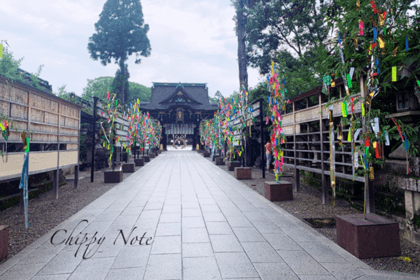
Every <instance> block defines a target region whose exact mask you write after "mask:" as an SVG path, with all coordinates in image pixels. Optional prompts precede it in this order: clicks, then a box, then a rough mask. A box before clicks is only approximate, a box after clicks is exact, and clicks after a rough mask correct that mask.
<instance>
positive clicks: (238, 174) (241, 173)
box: [235, 167, 252, 180]
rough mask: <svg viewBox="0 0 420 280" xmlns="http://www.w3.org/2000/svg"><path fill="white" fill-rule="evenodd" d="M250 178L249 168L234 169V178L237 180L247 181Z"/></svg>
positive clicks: (250, 171)
mask: <svg viewBox="0 0 420 280" xmlns="http://www.w3.org/2000/svg"><path fill="white" fill-rule="evenodd" d="M251 177H252V170H251V167H235V178H236V179H237V180H249V179H251Z"/></svg>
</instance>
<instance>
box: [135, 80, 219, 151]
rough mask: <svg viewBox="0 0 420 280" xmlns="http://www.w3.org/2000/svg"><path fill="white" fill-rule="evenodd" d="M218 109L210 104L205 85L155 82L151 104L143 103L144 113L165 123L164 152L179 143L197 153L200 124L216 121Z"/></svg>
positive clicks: (163, 124)
mask: <svg viewBox="0 0 420 280" xmlns="http://www.w3.org/2000/svg"><path fill="white" fill-rule="evenodd" d="M218 108H219V107H218V104H213V103H210V101H209V92H208V88H207V84H205V83H201V84H192V83H153V86H152V96H151V99H150V102H149V103H146V102H144V103H141V104H140V109H141V110H142V111H145V112H147V111H148V112H149V114H150V115H151V116H152V117H153V118H154V119H156V120H159V121H160V123H161V124H162V127H163V129H162V141H161V144H162V146H163V149H164V150H166V147H167V145H172V144H173V143H179V142H182V144H183V145H184V146H185V145H192V148H193V150H195V149H196V144H200V139H199V137H200V136H199V125H200V122H201V121H202V120H204V119H211V118H213V116H214V112H216V111H217V109H218Z"/></svg>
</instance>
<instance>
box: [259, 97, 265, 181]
mask: <svg viewBox="0 0 420 280" xmlns="http://www.w3.org/2000/svg"><path fill="white" fill-rule="evenodd" d="M259 105H260V128H261V135H260V137H261V162H262V175H263V179H265V162H264V154H265V153H264V144H265V143H264V120H263V101H262V99H261V100H260V104H259Z"/></svg>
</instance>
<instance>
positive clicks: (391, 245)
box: [336, 214, 401, 259]
mask: <svg viewBox="0 0 420 280" xmlns="http://www.w3.org/2000/svg"><path fill="white" fill-rule="evenodd" d="M336 221H337V222H336V224H337V244H338V245H340V246H341V247H343V248H344V249H345V250H347V251H348V252H350V253H351V254H353V255H355V256H356V257H358V258H359V259H368V258H382V257H394V256H400V255H401V247H400V235H399V226H398V223H397V222H394V221H391V220H388V219H386V218H384V217H382V216H378V215H376V214H366V220H365V219H363V214H354V215H342V216H337V217H336Z"/></svg>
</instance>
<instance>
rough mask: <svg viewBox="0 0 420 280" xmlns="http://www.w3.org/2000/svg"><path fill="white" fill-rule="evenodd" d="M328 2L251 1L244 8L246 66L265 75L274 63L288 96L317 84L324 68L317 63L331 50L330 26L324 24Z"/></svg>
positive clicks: (316, 0) (310, 0)
mask: <svg viewBox="0 0 420 280" xmlns="http://www.w3.org/2000/svg"><path fill="white" fill-rule="evenodd" d="M331 5H332V0H323V1H318V0H293V1H291V0H289V1H283V0H264V1H263V0H255V3H254V4H253V6H252V7H247V8H246V13H247V14H248V16H247V26H246V30H247V31H246V32H247V34H248V35H247V37H246V47H247V49H246V52H247V56H248V64H249V65H250V66H251V67H257V68H259V71H260V73H262V74H266V73H268V72H269V69H270V66H271V61H275V62H276V64H277V65H279V66H280V69H282V70H284V73H282V76H283V77H284V78H286V80H287V81H288V86H287V88H288V93H287V96H288V97H292V96H295V95H297V94H299V93H301V92H305V91H307V90H310V89H312V88H314V87H315V86H318V85H320V84H321V79H322V76H323V75H324V74H325V71H326V69H328V67H326V66H325V64H321V62H323V61H324V60H325V59H326V58H327V57H328V55H330V54H331V52H332V51H333V46H332V45H331V43H330V41H329V40H328V34H329V31H331V29H332V27H331V26H328V25H327V24H325V23H324V17H325V14H326V9H327V8H328V7H329V6H331Z"/></svg>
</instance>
